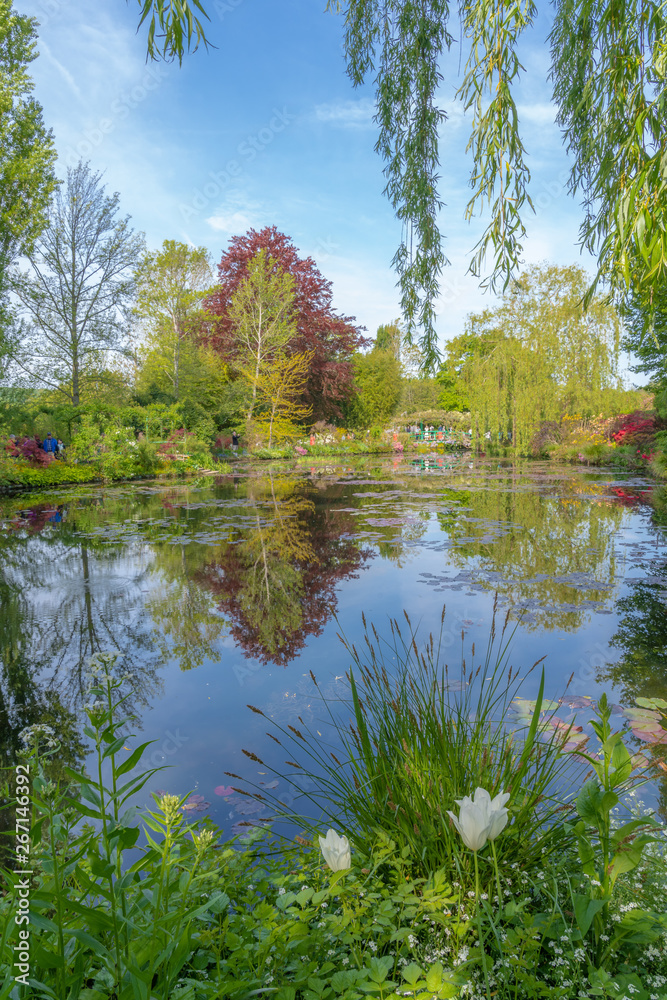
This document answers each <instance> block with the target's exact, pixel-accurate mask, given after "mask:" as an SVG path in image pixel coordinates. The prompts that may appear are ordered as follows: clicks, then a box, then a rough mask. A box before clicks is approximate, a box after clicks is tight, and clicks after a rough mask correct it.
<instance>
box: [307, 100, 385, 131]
mask: <svg viewBox="0 0 667 1000" xmlns="http://www.w3.org/2000/svg"><path fill="white" fill-rule="evenodd" d="M374 113H375V104H374V102H373V101H372V100H371V99H370V98H369V97H363V98H361V100H359V101H338V102H337V103H335V104H317V105H316V106H315V111H314V113H313V116H314V119H315V121H318V122H324V123H326V124H329V125H336V126H338V127H339V128H372V127H373V115H374Z"/></svg>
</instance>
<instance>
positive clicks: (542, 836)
mask: <svg viewBox="0 0 667 1000" xmlns="http://www.w3.org/2000/svg"><path fill="white" fill-rule="evenodd" d="M405 617H406V621H405V623H403V624H399V622H397V621H395V620H392V621H391V622H390V632H391V638H390V639H384V638H381V637H380V636H379V634H378V632H377V630H376V629H375V627H374V626H373V625H371V626H370V628H369V627H367V625H366V622H365V620H364V630H365V632H364V637H363V640H362V642H361V643H360V648H359V650H357V648H356V647H355V646H354V645H353V644H351V643H349V642H347V641H346V640H344V645H345V649H346V651H347V653H348V654H349V655H350V658H351V661H352V667H351V669H350V674H349V676H350V682H351V701H350V702H349V703H348V702H345V703H343V705H338V704H335V703H333V704H332V703H328V702H326V701H325V702H324V709H325V711H326V713H327V716H328V722H329V726H330V738H328V739H326V740H324V739H323V738H322V737H320V736H319V735H318V733H317V732H315V731H313V730H311V729H309V728H308V727H307V726H305V725H300V727H299V728H298V729H297V728H293V727H288V728H287V729H282V728H281V729H280V732H281V734H282V735H281V740H282V745H283V746H284V747H285V749H286V750H287V751H288V752H289V754H290V759H291V760H292V761H295V762H296V764H298V765H299V769H300V771H301V772H302V773H305V774H306V775H308V776H309V778H310V779H311V782H312V784H313V786H314V787H316V788H318V792H317V794H313V795H312V796H311V798H312V799H313V801H314V802H316V803H317V805H318V806H319V807H320V808H321V809H322V811H323V813H324V815H325V816H326V817H327V819H328V820H329V821H330V822H332V823H334V822H338V823H339V824H341V823H342V824H343V825H344V826H345V828H346V830H349V832H350V836H351V838H352V839H353V840H354V842H355V844H356V845H357V847H358V848H359V849H362V850H364V851H369V850H370V848H371V846H372V844H373V843H375V842H376V841H377V839H378V836H380V835H382V836H385V837H388V838H390V839H391V840H392V841H393V842H395V843H396V845H397V846H398V848H399V850H402V851H405V852H407V855H408V856H409V858H410V864H411V866H412V871H413V874H415V875H419V876H424V875H426V874H427V873H428V872H432V871H435V870H437V869H439V868H442V867H449V868H452V867H454V868H455V870H457V871H458V872H459V873H460V877H461V878H462V880H463V881H464V882H465V884H466V885H468V886H470V885H472V884H474V875H473V870H472V859H471V857H470V852H469V851H467V850H465V849H463V847H462V844H461V841H460V839H459V837H458V835H457V834H456V832H455V830H454V829H453V827H452V824H451V821H450V819H449V817H448V815H447V810H448V809H451V810H454V809H455V804H454V803H455V800H456V799H460V798H462V797H463V796H464V795H472V793H473V791H474V789H475V788H476V787H478V786H481V787H483V788H485V789H486V790H487V791H488V792H490V793H491V795H495V794H497V793H498V792H500V791H511V801H510V805H509V809H510V815H511V817H512V824H511V827H510V831H511V832H509V833H508V834H507V836H505V837H503V838H502V846H501V847H499V851H500V854H501V861H502V863H506V864H514V863H518V864H520V866H521V868H522V869H524V870H531V869H533V868H536V867H537V868H540V867H541V866H542V864H543V862H544V856H545V854H549V853H551V852H553V851H555V850H563V849H564V848H565V846H566V842H569V843H570V844H572V842H573V841H572V835H571V834H570V835H568V834H567V833H566V831H565V829H564V825H563V822H562V820H563V819H566V818H567V815H568V812H569V813H570V814H571V813H572V805H571V803H569V804H566V805H565V806H564V805H563V800H562V797H561V792H562V787H560V785H562V784H563V783H564V782H565V783H570V784H571V783H572V780H573V776H576V773H577V771H580V770H581V767H580V766H576V764H575V763H573V760H572V758H571V757H569V756H568V755H563V754H562V753H561V752H560V747H561V745H562V734H561V737H560V738H557V737H556V735H555V734H553V735H552V736H551V737H549V738H546V737H545V736H544V734H543V733H541V734H539V735H540V737H541V738H539V739H538V733H537V726H538V719H539V718H540V712H541V707H542V706H541V699H542V690H543V683H544V680H543V679H542V686H541V687H540V697H539V699H538V703H537V705H536V706H535V709H534V712H533V716H532V719H531V721H530V724H529V725H521V724H516V725H511V726H510V725H508V724H507V719H508V716H509V715H510V706H511V703H512V700H513V699H514V698H515V697H516V695H517V693H518V691H519V690H520V688H521V685H522V683H523V681H524V680H525V675H522V676H520V675H518V674H517V673H516V672H515V671H513V670H512V668H511V667H510V666H509V665H508V659H507V658H508V645H509V639H510V636H508V634H507V620H508V619H507V618H506V620H505V626H504V627H503V629H502V631H501V632H500V634H499V635H496V632H495V620H494V625H493V627H492V630H491V635H490V638H489V643H488V646H487V649H486V651H485V654H484V655H483V656H482V658H481V660H479V661H478V660H477V659H476V651H475V646H474V644H473V647H472V651H471V654H468V656H467V657H466V655H465V654H464V653H463V652H462V653H461V660H460V663H459V666H458V667H457V668H455V669H450V668H449V667H448V666H447V664H446V663H445V662H444V654H445V647H444V645H443V635H445V633H444V628H443V627H441V631H440V635H439V638H438V639H437V640H436V639H435V638H434V637H433V635H430V636H429V638H428V640H427V641H426V642H425V643H423V645H422V646H421V648H420V646H419V645H418V641H417V640H418V637H417V634H416V631H415V629H413V627H412V624H411V622H410V620H409V619H408V616H407V615H406V616H405ZM441 625H442V626H444V612H443V619H442V623H441ZM462 640H463V637H461V641H462ZM537 666H538V664H535V665H534V668H535V667H537ZM534 668H531V670H532V669H534ZM529 672H530V671H529ZM313 681H314V683H315V685H317V681H316V680H315V678H314V677H313ZM349 716H351V717H352V720H353V721H352V724H351V725H349V722H348V718H349ZM541 721H542V723H543V721H544V720H541ZM272 725H274V724H272ZM277 728H280V727H277ZM283 777H285V776H284V775H283ZM556 816H558V817H559V822H555V819H556ZM299 821H300V822H302V823H304V825H307V824H308V820H307V817H305V816H301V817H299ZM489 860H490V855H488V852H487V854H486V855H485V856H484V862H485V864H486V871H487V875H489V873H490V867H489V864H488V863H487V862H488V861H489ZM489 877H490V876H489Z"/></svg>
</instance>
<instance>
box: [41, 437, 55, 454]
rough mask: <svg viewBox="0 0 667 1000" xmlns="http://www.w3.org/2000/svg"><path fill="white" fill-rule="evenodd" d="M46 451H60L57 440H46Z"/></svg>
mask: <svg viewBox="0 0 667 1000" xmlns="http://www.w3.org/2000/svg"><path fill="white" fill-rule="evenodd" d="M44 451H58V442H57V441H56V439H55V438H44Z"/></svg>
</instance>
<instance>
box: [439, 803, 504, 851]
mask: <svg viewBox="0 0 667 1000" xmlns="http://www.w3.org/2000/svg"><path fill="white" fill-rule="evenodd" d="M509 797H510V796H509V792H500V793H499V794H498V795H496V796H495V798H493V799H492V798H491V796H490V795H489V793H488V792H487V791H486V789H484V788H476V789H475V794H474V796H473V798H470V796H469V795H464V796H463V798H462V799H456V804H457V805H458V807H459V815H458V817H457V816H455V815H454V813H453V812H450V811H449V810H447V815H448V816H451V818H452V821H453V823H454V826H455V827H456V829H457V830H458V832H459V833H460V835H461V840H462V841H463V843H464V844H465V845H466V847H469V848H470V850H471V851H481V849H482V848H483V847H484V845H485V844H486V842H487V840H495V839H496V837H497V836H498V834H499V833H501V832H502V831H503V830H504V829H505V827H506V826H507V821H508V819H509V814H508V812H507V809H506V808H505V803H506V802H508V801H509Z"/></svg>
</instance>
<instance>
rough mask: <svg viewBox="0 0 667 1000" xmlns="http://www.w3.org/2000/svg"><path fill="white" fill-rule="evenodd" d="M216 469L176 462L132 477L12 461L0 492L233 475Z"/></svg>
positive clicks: (1, 470)
mask: <svg viewBox="0 0 667 1000" xmlns="http://www.w3.org/2000/svg"><path fill="white" fill-rule="evenodd" d="M212 464H213V465H214V466H215V467H214V468H205V467H201V466H198V465H195V464H194V463H191V462H179V463H178V464H176V463H175V462H171V463H169V465H166V466H163V467H162V468H158V469H156V470H155V471H152V472H150V473H146V472H137V473H135V474H129V475H127V474H126V475H113V474H108V473H105V472H104V471H102V470H101V469H100V468H99V467H98V466H96V465H73V464H70V463H68V462H60V461H54V462H51V463H50V464H49V465H45V466H35V465H31V464H30V463H29V462H19V461H16V460H12V462H11V465H10V464H8V463H4V464H3V465H2V466H0V493H4V494H12V493H23V492H30V491H33V490H48V489H52V488H54V487H55V488H59V487H61V486H64V487H67V486H81V485H83V484H86V483H91V484H94V483H99V484H103V483H118V482H137V481H140V480H146V479H188V478H192V477H195V476H201V475H216V474H217V475H220V474H225V473H228V472H231V470H232V467H231V465H229V463H228V462H216V463H212Z"/></svg>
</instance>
